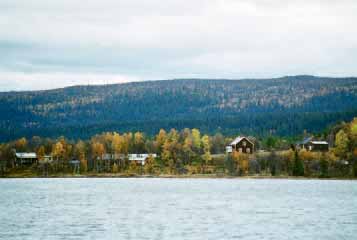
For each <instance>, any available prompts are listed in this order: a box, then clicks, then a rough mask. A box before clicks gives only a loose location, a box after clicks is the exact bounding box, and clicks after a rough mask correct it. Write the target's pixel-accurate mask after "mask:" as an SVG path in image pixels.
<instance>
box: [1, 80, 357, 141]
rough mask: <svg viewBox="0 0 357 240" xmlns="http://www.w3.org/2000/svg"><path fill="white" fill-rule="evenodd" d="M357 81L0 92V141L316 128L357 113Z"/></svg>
mask: <svg viewBox="0 0 357 240" xmlns="http://www.w3.org/2000/svg"><path fill="white" fill-rule="evenodd" d="M356 106H357V78H318V77H313V76H295V77H283V78H277V79H264V80H255V79H249V80H223V79H222V80H209V79H182V80H170V81H152V82H138V83H128V84H115V85H106V86H78V87H69V88H64V89H56V90H49V91H34V92H7V93H0V111H1V114H0V141H10V140H14V139H16V138H20V137H22V136H26V137H27V138H30V137H31V136H34V135H38V136H42V137H51V138H57V137H59V136H66V137H67V138H69V139H89V138H90V137H91V136H93V135H95V134H98V133H101V132H114V131H116V132H136V131H140V132H144V133H145V134H147V135H148V136H154V135H155V134H156V133H157V132H158V131H159V130H160V129H161V128H162V129H165V130H166V131H170V129H171V128H175V129H177V130H179V131H181V130H183V129H184V128H191V129H192V128H198V129H200V131H201V132H202V133H203V134H209V135H214V134H215V133H222V134H224V135H225V136H234V135H235V134H236V133H240V134H245V135H254V136H257V137H266V136H268V135H270V134H274V135H277V136H295V135H297V134H301V132H303V131H304V130H307V131H309V132H320V131H322V130H324V129H325V128H326V127H328V126H331V125H334V124H336V123H337V122H340V121H351V120H352V118H353V116H356V115H357V109H356Z"/></svg>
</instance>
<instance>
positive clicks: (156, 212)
mask: <svg viewBox="0 0 357 240" xmlns="http://www.w3.org/2000/svg"><path fill="white" fill-rule="evenodd" d="M0 239H6V240H12V239H19V240H26V239H35V240H39V239H46V240H47V239H56V240H57V239H66V240H67V239H96V240H97V239H98V240H99V239H104V240H109V239H115V240H116V239H170V240H171V239H204V240H207V239H215V240H216V239H220V240H221V239H284V240H285V239H314V240H316V239H357V181H332V180H331V181H329V180H328V181H320V180H248V179H94V178H91V179H0Z"/></svg>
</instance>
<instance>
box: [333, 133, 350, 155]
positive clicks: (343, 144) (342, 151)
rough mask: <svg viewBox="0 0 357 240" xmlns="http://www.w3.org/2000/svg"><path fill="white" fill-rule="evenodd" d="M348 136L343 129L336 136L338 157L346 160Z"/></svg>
mask: <svg viewBox="0 0 357 240" xmlns="http://www.w3.org/2000/svg"><path fill="white" fill-rule="evenodd" d="M348 143H349V140H348V136H347V134H346V133H345V132H344V131H343V130H342V129H341V130H340V131H339V132H338V133H337V135H336V148H335V151H336V155H337V156H339V157H341V158H346V155H347V152H348Z"/></svg>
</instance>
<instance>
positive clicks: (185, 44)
mask: <svg viewBox="0 0 357 240" xmlns="http://www.w3.org/2000/svg"><path fill="white" fill-rule="evenodd" d="M297 74H314V75H323V76H357V1H356V0H194V1H182V0H164V1H163V0H95V1H92V0H86V1H83V0H51V1H49V0H1V1H0V91H7V90H33V89H48V88H55V87H62V86H68V85H79V84H102V83H114V82H128V81H142V80H153V79H172V78H188V77H193V78H247V77H249V78H251V77H257V78H258V77H259V78H260V77H279V76H283V75H297Z"/></svg>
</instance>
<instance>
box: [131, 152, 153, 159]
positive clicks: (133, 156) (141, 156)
mask: <svg viewBox="0 0 357 240" xmlns="http://www.w3.org/2000/svg"><path fill="white" fill-rule="evenodd" d="M150 155H151V156H152V157H153V158H156V156H157V155H156V154H155V153H153V154H150V153H132V154H128V159H129V161H145V160H146V159H147V158H148V157H149V156H150Z"/></svg>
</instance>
